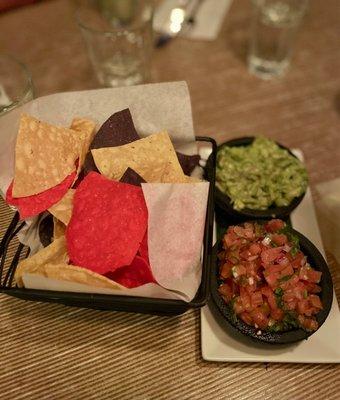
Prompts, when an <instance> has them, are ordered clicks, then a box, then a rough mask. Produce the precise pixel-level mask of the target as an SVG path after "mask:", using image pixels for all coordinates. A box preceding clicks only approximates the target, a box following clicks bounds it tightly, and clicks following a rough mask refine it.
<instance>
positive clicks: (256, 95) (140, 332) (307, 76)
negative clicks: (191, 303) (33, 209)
mask: <svg viewBox="0 0 340 400" xmlns="http://www.w3.org/2000/svg"><path fill="white" fill-rule="evenodd" d="M249 3H250V2H249V1H247V0H238V1H237V2H236V1H235V2H234V3H233V5H232V7H231V10H230V12H229V13H228V14H227V16H226V19H225V21H224V24H223V28H222V30H221V32H220V35H219V37H218V39H217V40H216V41H214V42H203V41H189V40H185V39H177V40H175V41H173V42H172V43H170V44H169V45H168V46H167V47H165V48H163V49H160V50H157V51H155V53H154V55H153V60H152V64H153V65H152V74H153V78H152V79H153V81H155V82H162V81H174V80H186V81H187V82H188V85H189V89H190V93H191V99H192V107H193V118H194V124H195V129H196V133H197V134H198V135H210V136H212V137H214V138H215V139H216V140H217V141H218V142H222V141H224V140H226V139H229V138H233V137H235V136H242V135H252V134H263V135H266V136H269V137H272V138H274V139H276V140H278V141H280V142H282V143H283V144H285V145H287V146H289V147H294V148H300V149H302V151H303V152H304V154H305V158H306V164H307V168H308V171H309V175H310V181H311V187H312V190H313V188H314V186H315V184H317V183H318V182H322V181H325V180H328V179H332V178H335V177H337V176H340V163H339V161H338V160H339V159H340V133H339V132H340V75H339V71H340V53H339V37H340V24H339V20H340V5H339V2H338V0H328V1H327V6H326V4H325V2H324V1H322V0H314V1H313V2H311V8H310V11H309V13H308V15H307V17H306V20H305V22H304V25H303V28H302V30H301V32H300V35H299V37H298V42H297V46H296V53H295V55H294V58H293V64H292V68H291V70H290V71H289V73H288V74H287V76H286V77H284V78H283V79H281V80H275V81H262V80H259V79H258V78H256V77H254V76H251V75H249V74H248V72H247V68H246V64H245V54H246V43H247V36H248V31H247V28H248V26H249V17H250V9H249V7H250V6H249ZM0 38H1V40H0V50H1V51H3V50H4V51H7V52H10V53H12V54H13V55H16V56H17V57H18V58H20V59H21V60H22V61H23V62H25V63H26V64H27V65H28V67H29V68H30V70H31V71H32V74H33V80H34V84H35V90H36V93H35V94H36V96H42V95H46V94H50V93H54V92H60V91H69V90H81V89H91V88H96V87H97V82H96V80H95V78H94V76H93V72H92V69H91V66H90V64H89V61H88V58H87V54H86V50H85V47H84V44H83V42H82V38H81V36H80V33H79V32H78V29H77V27H76V25H75V22H74V19H73V7H72V2H70V1H67V0H57V1H46V2H41V3H37V4H36V5H32V6H28V7H24V8H20V9H16V10H13V11H10V12H7V13H4V14H2V15H0ZM314 194H315V193H314ZM320 206H321V205H320V202H319V201H318V199H317V197H316V207H317V210H318V208H319V207H320ZM9 218H10V212H9V210H8V208H7V207H6V206H5V205H4V204H3V203H1V207H0V227H1V232H0V233H1V234H2V233H3V231H4V228H5V227H6V225H7V223H8V221H9ZM319 223H320V224H321V225H322V220H320V221H319ZM326 250H327V249H326ZM328 260H329V263H330V266H331V270H332V274H333V278H334V282H335V289H336V293H337V297H338V299H339V298H340V274H339V266H338V265H336V263H335V261H334V258H333V257H332V255H331V254H330V253H328ZM199 333H200V319H199V312H198V311H190V312H187V313H186V314H184V315H182V316H179V317H174V318H169V317H158V316H146V315H134V314H127V313H121V312H99V311H93V310H86V309H78V308H67V307H64V306H61V305H55V304H40V303H31V302H24V301H21V300H18V299H15V298H11V297H8V296H4V295H2V296H1V297H0V343H1V353H2V359H1V361H0V391H1V395H2V396H3V397H2V396H0V397H2V398H4V399H49V400H50V399H58V400H59V399H122V400H123V399H129V400H130V399H137V400H143V399H157V400H158V399H159V400H161V399H170V400H171V399H181V400H182V399H201V398H208V399H227V400H232V399H238V400H245V399H252V400H257V399H261V400H262V399H280V400H290V399H293V398H294V399H295V400H298V399H316V398H318V399H334V400H335V399H339V398H340V394H339V392H340V366H336V365H294V364H287V365H285V364H261V363H253V364H246V363H234V364H231V363H230V364H229V363H226V364H219V363H209V362H204V361H203V360H202V357H201V351H200V336H199Z"/></svg>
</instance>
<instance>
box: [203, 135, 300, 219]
mask: <svg viewBox="0 0 340 400" xmlns="http://www.w3.org/2000/svg"><path fill="white" fill-rule="evenodd" d="M256 137H258V136H242V137H238V138H234V139H231V140H227V141H226V142H223V143H221V144H220V145H219V146H218V147H217V154H218V152H219V150H220V149H222V148H223V147H225V146H230V147H234V146H237V147H238V146H249V145H250V144H252V143H253V141H254V140H255V138H256ZM270 140H272V139H270ZM274 142H275V143H276V144H277V145H278V146H279V147H281V148H282V149H285V150H287V151H288V152H289V154H290V155H292V156H293V157H295V158H297V157H296V156H295V154H293V153H292V151H291V150H290V149H289V148H288V147H286V146H284V145H282V144H281V143H279V142H277V141H276V140H274ZM207 162H209V159H208V161H207ZM305 194H306V191H305V192H304V193H303V194H302V195H301V196H299V197H295V198H294V199H293V200H292V201H291V203H290V204H289V205H288V206H283V207H271V208H268V209H266V210H253V209H250V208H244V209H242V210H235V209H234V207H233V205H232V203H231V200H230V197H229V196H228V195H227V194H225V193H223V192H222V191H221V190H220V189H219V188H218V187H217V185H216V183H215V202H216V204H217V205H218V207H219V208H220V209H221V210H222V211H224V212H225V213H226V214H229V215H231V216H234V217H239V218H248V219H250V218H267V219H269V218H286V217H288V216H289V214H290V213H291V212H292V211H293V210H294V209H295V208H296V207H297V206H298V205H299V204H300V203H301V201H302V199H303V198H304V196H305Z"/></svg>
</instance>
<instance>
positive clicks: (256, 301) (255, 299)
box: [250, 291, 263, 308]
mask: <svg viewBox="0 0 340 400" xmlns="http://www.w3.org/2000/svg"><path fill="white" fill-rule="evenodd" d="M250 301H251V305H252V306H253V308H256V307H258V306H260V305H261V304H262V303H263V298H262V293H261V292H260V291H257V292H254V293H252V294H251V295H250Z"/></svg>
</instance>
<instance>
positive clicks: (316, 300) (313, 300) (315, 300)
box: [308, 294, 323, 310]
mask: <svg viewBox="0 0 340 400" xmlns="http://www.w3.org/2000/svg"><path fill="white" fill-rule="evenodd" d="M308 300H309V302H310V304H311V305H312V306H313V307H315V308H317V309H319V310H322V308H323V307H322V303H321V300H320V297H319V296H317V295H315V294H311V295H309V296H308Z"/></svg>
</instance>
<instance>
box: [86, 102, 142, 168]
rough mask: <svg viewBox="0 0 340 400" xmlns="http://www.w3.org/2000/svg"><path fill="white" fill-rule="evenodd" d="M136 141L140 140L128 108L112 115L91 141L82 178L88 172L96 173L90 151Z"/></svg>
mask: <svg viewBox="0 0 340 400" xmlns="http://www.w3.org/2000/svg"><path fill="white" fill-rule="evenodd" d="M138 139H140V137H139V136H138V133H137V131H136V128H135V126H134V124H133V120H132V117H131V113H130V110H129V109H128V108H126V109H125V110H122V111H118V112H116V113H114V114H112V115H111V117H109V118H108V119H107V120H106V121H105V122H104V123H103V125H102V126H101V127H100V128H99V130H98V132H97V134H96V135H95V137H94V138H93V140H92V143H91V145H90V149H89V152H88V153H87V155H86V159H85V163H84V169H83V174H82V175H83V176H84V175H86V174H88V173H89V172H90V171H95V172H98V169H97V167H96V165H95V163H94V161H93V157H92V154H91V149H100V148H103V147H116V146H122V145H124V144H128V143H131V142H134V141H135V140H138Z"/></svg>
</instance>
